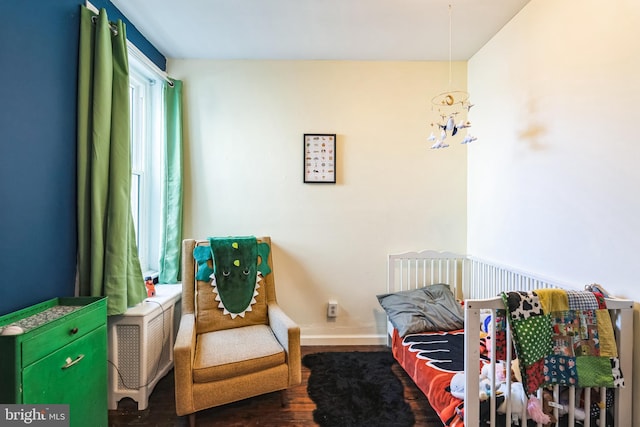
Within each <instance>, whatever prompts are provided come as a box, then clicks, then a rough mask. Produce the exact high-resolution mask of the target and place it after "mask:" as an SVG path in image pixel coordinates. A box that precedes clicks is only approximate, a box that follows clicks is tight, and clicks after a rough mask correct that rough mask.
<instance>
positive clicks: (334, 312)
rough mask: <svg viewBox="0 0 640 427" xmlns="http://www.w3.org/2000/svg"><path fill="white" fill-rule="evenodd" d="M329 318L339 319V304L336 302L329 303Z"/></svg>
mask: <svg viewBox="0 0 640 427" xmlns="http://www.w3.org/2000/svg"><path fill="white" fill-rule="evenodd" d="M327 317H338V303H337V302H336V301H329V304H327Z"/></svg>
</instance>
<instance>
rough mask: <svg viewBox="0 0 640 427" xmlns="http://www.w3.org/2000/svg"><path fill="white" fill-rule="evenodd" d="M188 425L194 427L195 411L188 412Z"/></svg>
mask: <svg viewBox="0 0 640 427" xmlns="http://www.w3.org/2000/svg"><path fill="white" fill-rule="evenodd" d="M189 427H196V413H195V412H194V413H193V414H189Z"/></svg>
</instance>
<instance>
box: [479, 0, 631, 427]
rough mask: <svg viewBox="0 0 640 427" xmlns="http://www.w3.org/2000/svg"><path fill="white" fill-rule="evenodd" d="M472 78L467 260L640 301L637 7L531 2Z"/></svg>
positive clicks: (573, 0) (621, 1) (489, 48)
mask: <svg viewBox="0 0 640 427" xmlns="http://www.w3.org/2000/svg"><path fill="white" fill-rule="evenodd" d="M468 73H469V76H468V85H469V90H470V92H471V94H472V95H473V99H474V102H475V103H476V104H477V107H475V110H474V111H473V113H474V130H475V131H476V133H477V134H478V136H480V137H481V138H482V139H481V140H478V143H476V144H474V145H473V146H472V147H470V150H469V155H468V163H469V165H468V180H469V182H468V207H467V209H468V222H467V227H468V249H469V253H471V254H474V255H478V256H481V257H484V258H489V259H493V260H496V261H498V262H500V263H503V264H507V265H512V266H515V267H517V268H520V269H524V270H528V271H534V272H538V273H540V274H544V275H545V276H548V277H554V278H557V279H560V280H563V281H565V282H568V283H573V284H578V285H583V284H588V283H592V282H598V283H601V284H602V285H603V286H604V287H605V288H607V289H609V290H610V291H611V292H613V293H615V294H617V295H620V296H624V297H627V298H631V299H634V300H636V301H638V300H639V299H640V288H639V287H638V286H637V280H638V277H640V263H639V262H638V261H637V254H638V253H639V252H640V197H639V196H638V189H637V186H638V183H639V182H640V166H639V164H640V142H639V141H638V137H637V135H638V124H639V123H640V113H639V112H638V106H637V103H638V100H640V2H638V1H637V0H618V1H616V2H615V3H611V2H609V1H607V0H590V1H583V0H563V1H553V0H532V1H531V2H530V3H529V4H528V5H527V6H526V7H525V8H524V9H523V10H522V12H521V13H520V14H518V15H517V16H516V17H515V18H514V19H513V20H512V21H511V22H510V23H509V24H508V25H507V26H505V27H504V28H503V30H502V31H501V32H500V33H499V34H498V35H497V36H496V37H494V38H493V39H492V40H491V41H490V42H489V43H488V44H487V45H485V46H484V47H483V49H481V50H480V52H478V53H477V54H476V55H475V56H474V57H473V58H472V59H471V60H470V61H469V64H468ZM636 305H637V304H636ZM637 310H638V309H637V308H636V311H637ZM635 324H636V327H635V328H634V330H635V334H634V335H635V337H636V338H635V342H636V343H637V344H636V345H635V349H634V352H635V354H638V351H640V341H639V340H640V338H639V337H638V336H639V335H640V334H639V333H638V332H637V331H638V324H639V323H638V313H637V312H636V315H635ZM634 360H635V363H634V373H633V375H632V376H631V375H628V373H626V375H628V376H627V379H630V378H633V379H634V383H635V384H640V383H639V382H638V381H639V380H640V358H639V357H634ZM623 374H624V373H623ZM627 384H628V385H629V383H627ZM635 389H636V391H635V393H634V402H636V403H640V390H638V387H635ZM634 406H638V405H637V404H636V405H634ZM633 425H640V411H634V423H633Z"/></svg>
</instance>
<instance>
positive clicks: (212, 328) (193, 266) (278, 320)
mask: <svg viewBox="0 0 640 427" xmlns="http://www.w3.org/2000/svg"><path fill="white" fill-rule="evenodd" d="M257 242H258V244H259V245H260V244H261V243H266V244H267V245H268V247H269V249H271V239H270V238H269V237H261V238H258V239H257ZM209 243H210V242H209V240H202V241H196V240H184V241H183V243H182V318H181V320H180V327H179V330H178V336H177V338H176V343H175V347H174V363H175V368H174V372H175V387H176V412H177V414H178V415H187V414H188V415H190V419H189V422H190V425H191V426H193V425H195V413H196V412H197V411H200V410H202V409H207V408H211V407H214V406H218V405H223V404H226V403H230V402H234V401H237V400H241V399H245V398H249V397H253V396H257V395H260V394H263V393H270V392H274V391H278V390H283V393H284V391H285V390H286V389H287V388H288V387H290V386H292V385H295V384H299V383H300V380H301V373H300V328H299V327H298V326H297V325H296V324H295V323H294V322H293V321H292V320H291V319H290V318H289V317H287V315H286V314H285V313H284V312H283V311H282V309H281V308H280V307H279V306H278V304H277V301H276V292H275V283H274V273H273V263H272V257H271V251H270V250H269V256H268V259H267V264H268V266H269V269H270V270H271V272H270V273H269V274H266V275H265V276H264V277H263V278H262V279H261V280H260V281H259V282H258V284H259V285H258V286H257V287H256V291H257V295H255V296H254V298H255V303H254V304H252V305H251V308H250V310H247V311H245V312H244V313H242V315H236V316H235V317H234V316H232V314H230V313H228V312H227V311H226V310H225V309H224V308H223V307H222V306H223V304H221V302H220V299H219V298H218V299H217V297H218V296H219V295H218V294H216V292H214V288H213V286H212V284H211V280H197V277H198V268H201V269H202V270H203V272H204V271H207V272H208V269H207V267H210V268H212V263H211V261H208V265H204V264H201V261H198V262H196V259H195V258H194V249H196V248H200V249H199V250H198V251H200V252H199V253H203V251H204V252H207V251H208V252H211V249H210V247H209ZM203 246H204V247H203ZM261 246H264V245H261ZM234 247H235V246H234ZM245 274H246V273H245ZM200 276H202V274H201V275H200ZM221 307H222V308H221ZM284 399H286V396H284V395H283V403H284V402H285V400H284Z"/></svg>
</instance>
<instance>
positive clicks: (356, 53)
mask: <svg viewBox="0 0 640 427" xmlns="http://www.w3.org/2000/svg"><path fill="white" fill-rule="evenodd" d="M529 1H530V0H153V1H149V0H111V2H112V3H113V4H114V5H115V6H116V7H117V8H118V9H120V11H121V12H122V13H123V14H124V15H125V16H126V17H127V18H128V19H129V20H130V21H131V22H132V23H133V25H135V26H136V28H137V29H138V30H139V31H140V32H141V33H142V34H143V35H144V36H145V37H146V38H147V39H148V40H149V41H150V42H151V43H153V45H154V46H155V47H156V48H157V49H158V50H159V51H160V52H161V53H162V54H164V55H165V56H166V57H167V58H201V59H202V58H207V59H311V60H403V61H404V60H447V59H448V58H449V5H451V21H452V25H451V28H452V31H451V32H452V35H451V39H452V40H451V57H452V59H453V60H467V59H469V58H470V57H471V56H473V54H474V53H476V52H477V51H478V50H479V49H480V48H481V47H482V46H484V44H485V43H486V42H487V41H488V40H489V39H491V37H493V35H494V34H496V33H497V32H498V31H499V30H500V29H501V28H502V27H503V26H504V25H505V24H506V23H507V22H508V21H509V20H510V19H511V18H513V16H515V15H516V14H517V13H518V12H519V11H520V10H521V9H522V8H523V7H524V6H525V5H526V4H527V3H528V2H529Z"/></svg>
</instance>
